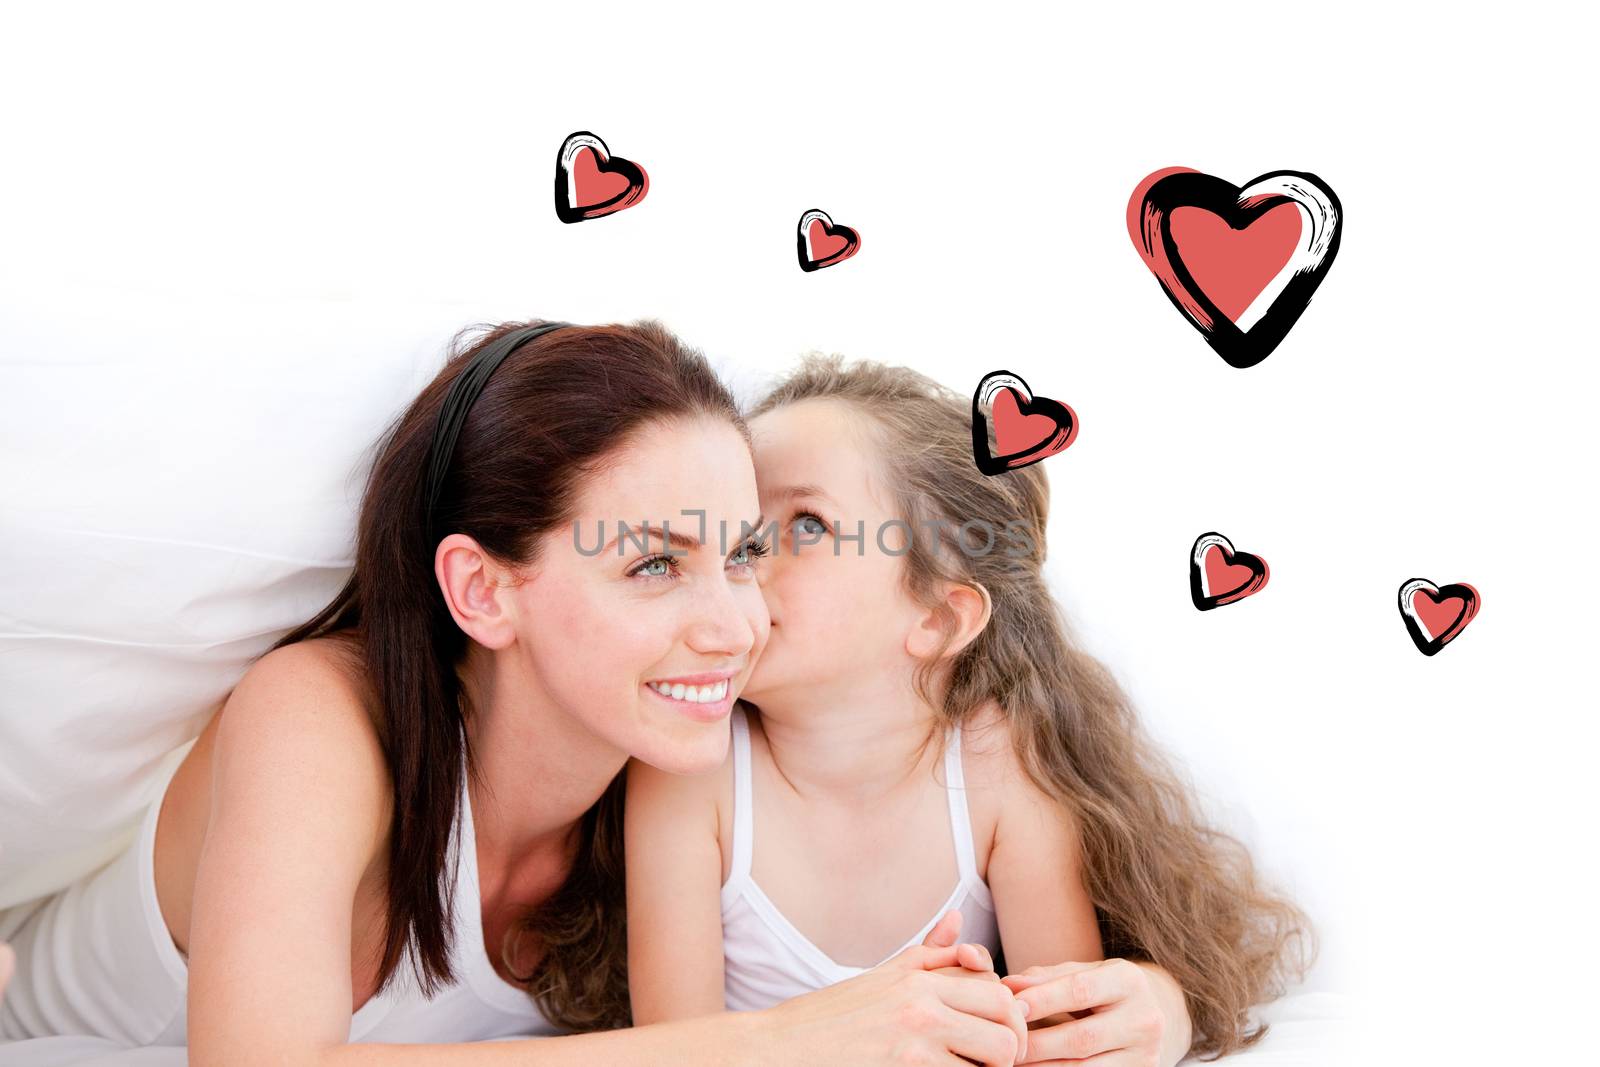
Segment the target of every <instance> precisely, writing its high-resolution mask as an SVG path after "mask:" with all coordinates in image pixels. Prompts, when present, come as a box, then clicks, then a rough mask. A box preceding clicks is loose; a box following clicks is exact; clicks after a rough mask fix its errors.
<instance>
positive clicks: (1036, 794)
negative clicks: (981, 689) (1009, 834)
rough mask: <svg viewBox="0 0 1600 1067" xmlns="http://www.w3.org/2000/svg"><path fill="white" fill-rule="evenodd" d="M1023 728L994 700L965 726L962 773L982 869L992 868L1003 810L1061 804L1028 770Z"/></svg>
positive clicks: (962, 736)
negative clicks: (1047, 793) (1053, 799)
mask: <svg viewBox="0 0 1600 1067" xmlns="http://www.w3.org/2000/svg"><path fill="white" fill-rule="evenodd" d="M1019 730H1020V727H1019V726H1018V724H1017V722H1016V721H1015V720H1014V719H1012V718H1011V717H1010V716H1008V715H1007V714H1006V713H1005V711H1004V710H1003V709H1002V708H1001V707H1000V705H999V704H998V703H997V702H996V701H993V700H990V701H987V702H985V703H984V704H983V705H981V706H980V707H978V708H977V709H976V710H975V711H973V712H972V713H971V714H970V715H969V716H968V717H967V720H966V722H965V723H964V724H963V726H962V731H961V769H962V778H963V779H964V780H965V785H966V797H967V812H968V815H969V817H970V818H971V820H972V836H973V843H974V845H975V848H976V852H977V859H978V870H979V873H980V874H982V873H984V872H986V871H987V869H988V861H989V853H990V852H991V850H992V849H993V847H994V843H995V839H996V834H997V833H998V831H999V829H1000V823H1001V819H1002V817H1003V816H1004V815H1005V813H1007V812H1012V813H1019V812H1025V811H1026V812H1037V811H1041V810H1054V809H1055V808H1056V807H1057V806H1058V805H1056V804H1055V803H1054V802H1053V801H1051V800H1050V798H1049V797H1048V796H1047V795H1046V794H1045V793H1044V791H1042V790H1041V789H1040V788H1039V787H1038V785H1037V784H1035V782H1034V781H1033V778H1032V777H1031V776H1030V775H1029V774H1028V771H1027V768H1026V766H1025V765H1024V763H1023V761H1022V757H1021V755H1020V754H1019V752H1020V750H1021V749H1022V747H1023V746H1024V744H1025V743H1026V738H1024V737H1021V736H1019Z"/></svg>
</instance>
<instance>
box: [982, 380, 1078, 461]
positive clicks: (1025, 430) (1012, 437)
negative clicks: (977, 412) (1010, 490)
mask: <svg viewBox="0 0 1600 1067" xmlns="http://www.w3.org/2000/svg"><path fill="white" fill-rule="evenodd" d="M992 411H993V414H992V415H991V416H990V417H991V418H993V419H994V443H995V447H996V448H997V449H999V450H1000V454H1001V455H1002V456H1015V455H1017V454H1018V453H1020V452H1026V451H1027V450H1028V449H1030V448H1032V447H1033V446H1035V445H1037V444H1040V443H1042V442H1043V441H1045V440H1046V439H1047V438H1049V437H1050V436H1051V435H1052V434H1054V433H1055V432H1056V420H1055V419H1052V418H1051V417H1050V416H1048V415H1024V414H1023V413H1022V409H1021V408H1020V407H1018V406H1017V394H1016V392H1015V391H1014V390H1011V389H1002V390H1000V392H998V393H996V394H995V398H994V405H993V408H992ZM1061 447H1062V448H1065V447H1066V445H1065V444H1063V445H1062V446H1061ZM1059 451H1061V449H1060V448H1057V449H1053V450H1052V451H1051V452H1048V453H1046V455H1054V454H1055V453H1056V452H1059Z"/></svg>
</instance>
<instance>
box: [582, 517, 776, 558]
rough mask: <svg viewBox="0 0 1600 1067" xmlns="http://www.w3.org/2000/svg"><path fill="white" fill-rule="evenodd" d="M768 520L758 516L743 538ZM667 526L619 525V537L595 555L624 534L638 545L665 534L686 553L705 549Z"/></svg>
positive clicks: (697, 540) (670, 541)
mask: <svg viewBox="0 0 1600 1067" xmlns="http://www.w3.org/2000/svg"><path fill="white" fill-rule="evenodd" d="M766 520H767V517H766V516H765V515H757V516H756V521H755V522H754V523H753V524H751V523H747V524H746V525H745V527H744V529H745V531H747V533H746V534H741V537H743V536H748V535H753V534H755V533H757V532H759V531H760V529H761V524H762V523H763V522H765V521H766ZM665 525H666V529H665V530H664V531H663V529H662V528H661V527H660V526H651V525H650V524H649V523H645V524H643V525H637V524H636V525H633V526H622V525H621V524H620V523H619V524H618V529H617V536H615V537H613V538H612V539H611V540H609V541H607V542H606V543H605V544H603V545H601V546H600V551H599V552H597V553H595V555H603V554H604V553H605V551H606V549H608V548H610V547H612V546H613V545H615V544H616V543H617V542H618V541H620V540H622V536H623V534H633V535H636V536H631V537H629V540H630V541H633V542H634V543H635V544H636V545H637V544H638V543H639V541H640V540H641V538H642V539H643V541H644V543H645V544H647V545H648V544H649V543H650V538H652V537H661V536H662V535H663V533H665V535H666V539H667V543H668V544H671V545H672V546H673V547H675V548H681V549H683V550H684V551H685V552H689V551H693V550H694V549H697V548H704V547H705V542H703V541H701V540H700V539H699V538H696V537H691V536H689V535H688V534H686V533H683V532H681V531H679V530H674V529H672V522H671V520H668V521H667V523H666V524H665Z"/></svg>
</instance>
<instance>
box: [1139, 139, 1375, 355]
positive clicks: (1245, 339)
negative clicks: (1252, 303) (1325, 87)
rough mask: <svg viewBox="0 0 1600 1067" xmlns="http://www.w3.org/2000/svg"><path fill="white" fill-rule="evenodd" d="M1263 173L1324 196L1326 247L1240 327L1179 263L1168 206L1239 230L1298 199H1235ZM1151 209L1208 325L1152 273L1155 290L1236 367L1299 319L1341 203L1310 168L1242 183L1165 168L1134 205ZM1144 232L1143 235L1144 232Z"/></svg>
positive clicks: (1177, 274)
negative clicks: (1202, 213) (1329, 214)
mask: <svg viewBox="0 0 1600 1067" xmlns="http://www.w3.org/2000/svg"><path fill="white" fill-rule="evenodd" d="M1269 178H1298V179H1300V180H1301V181H1304V182H1309V183H1310V184H1312V185H1315V186H1316V187H1317V191H1318V192H1320V193H1322V194H1324V195H1325V196H1326V197H1327V198H1328V202H1329V204H1331V205H1332V207H1333V211H1334V214H1335V216H1336V221H1335V222H1334V224H1333V227H1332V230H1331V232H1330V234H1329V237H1328V252H1327V254H1326V255H1324V256H1323V257H1322V260H1321V262H1319V263H1318V264H1317V265H1316V266H1315V267H1314V268H1312V269H1310V270H1307V271H1301V272H1298V273H1296V274H1295V275H1294V276H1293V277H1292V278H1290V279H1289V282H1288V284H1287V285H1285V286H1284V288H1283V291H1282V292H1281V293H1279V294H1278V297H1277V299H1276V300H1274V301H1273V302H1272V306H1271V307H1270V308H1268V309H1267V313H1266V314H1265V315H1263V316H1262V317H1261V319H1260V320H1259V321H1258V322H1257V323H1256V324H1255V325H1254V326H1252V327H1251V328H1250V329H1249V330H1248V331H1246V330H1241V329H1239V327H1238V326H1237V325H1235V323H1234V322H1233V320H1232V319H1230V318H1228V316H1226V315H1224V314H1223V313H1222V311H1221V309H1220V308H1218V307H1217V305H1216V304H1214V303H1213V302H1212V301H1211V298H1210V297H1208V296H1207V295H1206V294H1205V293H1204V292H1203V291H1202V290H1201V289H1200V286H1199V285H1198V283H1196V281H1195V279H1194V275H1193V274H1191V273H1190V272H1189V268H1188V267H1187V266H1186V265H1185V264H1184V262H1183V257H1182V256H1180V255H1179V254H1178V247H1177V244H1176V243H1175V242H1174V241H1173V239H1172V211H1173V209H1175V208H1179V207H1198V208H1202V209H1204V210H1206V211H1210V212H1212V213H1213V214H1215V215H1218V216H1220V217H1221V218H1222V219H1223V221H1225V222H1227V224H1228V225H1229V226H1230V227H1232V228H1233V229H1235V230H1242V229H1244V228H1245V227H1246V226H1249V225H1250V223H1251V222H1253V221H1255V220H1256V219H1257V218H1259V217H1260V216H1262V215H1264V214H1266V213H1267V212H1268V211H1271V210H1272V209H1273V208H1275V207H1279V206H1281V205H1283V204H1300V201H1298V200H1295V199H1294V198H1292V197H1288V196H1282V195H1276V196H1263V197H1260V198H1259V199H1257V200H1256V201H1255V202H1253V203H1250V204H1248V205H1244V204H1240V203H1239V197H1240V196H1241V195H1242V194H1243V192H1244V191H1245V190H1246V189H1248V188H1250V187H1251V186H1253V185H1257V184H1259V183H1261V182H1263V181H1266V180H1267V179H1269ZM1302 206H1304V205H1302ZM1152 215H1153V216H1154V217H1155V218H1157V219H1159V232H1160V237H1161V247H1162V250H1163V251H1164V252H1165V254H1166V257H1167V262H1168V263H1169V264H1171V266H1172V271H1173V275H1174V280H1175V281H1176V282H1177V283H1178V284H1179V285H1181V286H1182V287H1183V290H1184V294H1185V295H1186V296H1188V297H1189V298H1190V299H1192V300H1193V301H1194V302H1195V303H1196V304H1198V305H1200V307H1201V308H1203V309H1204V310H1205V312H1206V314H1207V315H1208V316H1209V317H1210V319H1211V322H1212V325H1211V327H1210V328H1209V329H1208V328H1207V327H1206V326H1205V325H1204V324H1203V323H1200V322H1198V321H1196V319H1195V318H1194V317H1193V316H1192V315H1191V314H1190V313H1189V311H1188V310H1187V309H1186V308H1185V307H1184V306H1183V302H1182V301H1181V300H1179V299H1178V295H1177V294H1176V293H1174V292H1173V291H1172V290H1171V289H1170V288H1168V285H1167V281H1166V279H1164V278H1162V277H1161V276H1160V275H1159V274H1158V275H1157V276H1156V278H1157V281H1159V282H1160V283H1161V291H1162V292H1164V293H1166V294H1167V299H1168V300H1170V301H1172V305H1173V307H1176V308H1177V309H1178V311H1179V312H1181V313H1182V314H1183V317H1184V318H1185V319H1186V320H1187V321H1188V322H1189V323H1190V324H1191V325H1193V326H1194V327H1195V329H1197V330H1199V331H1200V335H1201V336H1202V337H1204V338H1205V339H1206V343H1207V344H1209V345H1210V346H1211V348H1212V350H1213V351H1215V352H1216V353H1217V355H1219V356H1221V357H1222V358H1223V360H1224V362H1226V363H1227V364H1228V365H1229V366H1230V367H1238V368H1240V369H1241V370H1242V369H1244V368H1246V367H1253V366H1255V365H1256V364H1257V363H1260V362H1261V361H1262V360H1264V359H1266V358H1267V357H1268V356H1270V355H1271V354H1272V352H1273V350H1274V349H1275V348H1277V347H1278V344H1279V343H1280V342H1281V341H1282V340H1283V339H1284V337H1286V336H1287V335H1288V333H1289V330H1290V329H1291V328H1292V327H1293V326H1294V324H1295V323H1296V322H1297V321H1299V319H1300V316H1301V314H1302V313H1303V312H1304V311H1305V309H1306V305H1308V304H1309V303H1310V302H1311V295H1312V294H1313V293H1314V292H1316V290H1317V286H1319V285H1321V284H1322V279H1323V278H1324V277H1325V276H1326V275H1327V273H1328V268H1329V267H1331V266H1333V261H1334V259H1335V257H1337V255H1338V254H1339V239H1340V235H1341V234H1342V232H1343V230H1344V206H1343V205H1342V204H1340V203H1339V198H1338V196H1337V195H1335V194H1334V191H1333V190H1332V189H1330V188H1328V185H1327V183H1326V182H1324V181H1323V180H1322V179H1321V178H1318V177H1317V176H1316V175H1315V174H1311V173H1309V172H1307V171H1298V170H1274V171H1268V172H1267V173H1265V174H1261V175H1258V176H1256V177H1254V178H1252V179H1250V180H1249V181H1248V182H1245V183H1244V184H1243V185H1233V184H1231V183H1230V182H1227V181H1224V180H1223V179H1221V178H1218V177H1216V176H1214V175H1211V174H1202V173H1199V172H1196V171H1183V172H1180V173H1177V174H1169V175H1167V176H1166V177H1165V178H1161V179H1158V180H1157V181H1156V182H1155V183H1154V184H1152V185H1151V186H1150V188H1149V189H1147V190H1145V194H1144V201H1143V203H1142V204H1141V206H1140V217H1141V218H1144V219H1149V218H1151V217H1152ZM1146 238H1147V239H1148V233H1146Z"/></svg>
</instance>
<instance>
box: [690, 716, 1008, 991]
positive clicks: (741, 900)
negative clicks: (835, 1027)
mask: <svg viewBox="0 0 1600 1067" xmlns="http://www.w3.org/2000/svg"><path fill="white" fill-rule="evenodd" d="M944 773H945V780H946V784H947V789H948V792H949V802H950V831H951V833H952V834H953V835H954V837H955V846H956V866H957V872H958V877H957V880H956V886H955V888H954V889H953V890H951V893H950V896H949V898H948V899H947V900H946V901H945V902H944V904H942V905H941V906H940V907H939V908H938V910H936V911H935V912H934V913H933V915H932V916H931V917H929V919H928V921H927V922H926V923H924V924H923V925H922V928H921V929H920V930H918V931H917V932H916V933H915V934H912V935H911V937H910V938H908V939H907V940H906V942H905V944H904V945H902V946H901V947H900V948H898V949H896V950H895V951H894V952H891V953H890V954H889V956H886V957H884V960H883V961H880V963H881V962H886V961H887V960H888V959H890V958H892V957H894V956H896V955H899V953H900V952H902V951H904V949H905V948H907V947H909V946H911V945H918V944H921V943H922V939H923V938H925V937H926V936H927V935H928V931H930V930H932V929H933V927H934V924H935V923H937V922H938V921H939V919H940V918H941V917H942V916H943V915H944V913H945V912H947V911H949V910H951V909H952V908H959V909H960V911H961V913H962V916H963V917H962V920H961V934H960V939H961V940H962V941H970V942H976V943H977V944H981V945H983V946H985V947H986V948H988V950H989V953H990V955H991V956H994V957H996V958H998V956H999V953H1000V928H999V924H998V922H997V921H996V918H995V911H994V899H993V898H992V897H991V896H990V895H989V887H988V885H987V884H985V882H984V881H983V879H982V878H980V877H978V866H977V855H976V852H975V851H974V846H973V840H972V819H971V816H970V815H969V813H968V810H967V795H966V779H965V778H964V777H963V775H962V769H961V729H960V727H955V728H953V729H952V731H951V733H950V737H949V740H948V743H947V744H946V746H945V757H944ZM733 782H734V789H733V796H734V798H733V859H732V863H731V868H730V870H729V873H728V880H727V881H726V882H724V883H723V886H722V954H723V976H724V978H723V991H724V998H725V1001H726V1004H727V1007H728V1009H729V1010H732V1011H749V1010H752V1009H757V1008H767V1007H771V1006H772V1005H774V1004H777V1003H778V1002H780V1001H783V1000H787V999H789V998H790V997H794V996H799V995H800V994H802V993H807V992H810V991H811V990H814V989H821V988H822V987H823V986H827V985H832V984H833V983H835V982H842V981H844V980H845V979H846V978H850V977H853V976H854V975H858V974H860V973H862V972H863V971H866V970H869V969H870V968H867V967H852V966H847V965H845V964H841V963H836V962H834V960H833V959H832V957H830V956H829V955H828V954H827V953H825V952H823V951H822V950H821V949H820V948H818V947H817V946H816V945H815V944H813V943H812V941H811V939H810V938H808V937H806V936H805V935H804V934H802V933H801V932H800V931H799V930H798V929H796V928H795V926H794V924H793V923H791V922H790V921H789V920H788V919H787V918H786V917H785V916H784V914H783V913H782V912H781V911H779V910H778V908H777V907H776V905H774V904H773V903H772V901H771V900H770V899H769V898H768V897H767V895H766V893H764V892H762V890H761V887H760V886H759V885H757V884H756V882H755V879H754V878H752V877H751V876H750V861H751V850H752V848H753V846H754V841H753V837H754V827H755V819H754V812H753V809H752V797H751V786H750V726H749V722H748V721H747V719H746V718H745V712H744V708H743V707H741V706H739V705H735V706H734V709H733Z"/></svg>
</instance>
